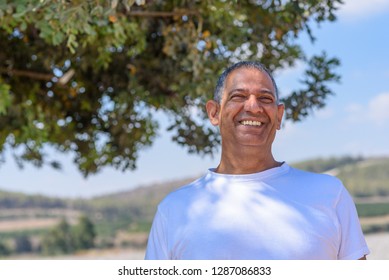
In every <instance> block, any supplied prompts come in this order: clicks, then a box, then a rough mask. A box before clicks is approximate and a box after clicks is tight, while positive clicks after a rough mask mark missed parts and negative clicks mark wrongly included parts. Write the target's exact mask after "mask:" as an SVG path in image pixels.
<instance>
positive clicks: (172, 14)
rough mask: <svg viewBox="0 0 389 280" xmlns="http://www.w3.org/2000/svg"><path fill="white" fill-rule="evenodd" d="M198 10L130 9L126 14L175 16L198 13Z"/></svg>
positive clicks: (136, 15) (135, 15)
mask: <svg viewBox="0 0 389 280" xmlns="http://www.w3.org/2000/svg"><path fill="white" fill-rule="evenodd" d="M199 14H200V13H199V12H198V11H190V10H181V11H175V12H157V11H155V12H154V11H132V12H129V13H128V15H130V16H134V17H175V16H184V15H199Z"/></svg>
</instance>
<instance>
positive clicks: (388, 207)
mask: <svg viewBox="0 0 389 280" xmlns="http://www.w3.org/2000/svg"><path fill="white" fill-rule="evenodd" d="M356 207H357V210H358V215H359V216H360V217H374V216H384V215H389V199H388V201H387V202H378V203H356Z"/></svg>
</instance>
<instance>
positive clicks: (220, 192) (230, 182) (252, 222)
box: [146, 62, 369, 260]
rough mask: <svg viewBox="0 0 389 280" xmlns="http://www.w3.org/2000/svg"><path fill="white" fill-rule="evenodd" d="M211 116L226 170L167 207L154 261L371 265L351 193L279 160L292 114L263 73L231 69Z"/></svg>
mask: <svg viewBox="0 0 389 280" xmlns="http://www.w3.org/2000/svg"><path fill="white" fill-rule="evenodd" d="M206 109H207V113H208V117H209V119H210V121H211V123H212V124H213V125H214V126H218V127H219V129H220V134H221V138H222V154H221V160H220V163H219V165H218V166H217V167H216V168H211V169H209V170H208V172H207V173H206V174H205V175H204V176H203V177H201V178H200V179H198V180H197V181H195V182H192V183H190V184H188V185H186V186H183V187H181V188H179V189H178V190H176V191H174V192H172V193H171V194H169V195H168V196H167V197H166V198H165V199H164V200H163V201H162V202H161V203H160V205H159V206H158V210H157V213H156V215H155V218H154V221H153V225H152V229H151V232H150V236H149V241H148V245H147V251H146V259H269V260H271V259H283V260H287V259H303V260H308V259H363V258H365V256H366V255H367V254H368V253H369V250H368V247H367V245H366V242H365V239H364V237H363V234H362V231H361V227H360V224H359V220H358V216H357V212H356V209H355V205H354V203H353V201H352V199H351V197H350V195H349V194H348V192H347V190H346V189H345V187H344V186H343V185H342V183H341V182H340V181H339V180H338V179H337V178H335V177H332V176H329V175H323V174H314V173H309V172H304V171H301V170H297V169H294V168H292V167H290V166H289V165H288V164H287V163H285V162H279V161H276V160H275V159H274V157H273V154H272V143H273V141H274V138H275V135H276V131H277V130H279V129H280V127H281V121H282V116H283V113H284V105H283V104H280V103H279V99H278V91H277V86H276V83H275V81H274V79H273V77H272V75H271V74H270V72H269V71H268V70H267V69H266V68H265V67H264V66H263V65H262V64H260V63H258V62H239V63H237V64H235V65H233V66H231V67H229V68H227V69H226V70H225V71H224V72H223V74H222V75H221V76H220V78H219V80H218V84H217V86H216V90H215V96H214V100H210V101H208V102H207V104H206Z"/></svg>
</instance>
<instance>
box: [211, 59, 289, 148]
mask: <svg viewBox="0 0 389 280" xmlns="http://www.w3.org/2000/svg"><path fill="white" fill-rule="evenodd" d="M206 109H207V113H208V116H209V119H210V121H211V123H212V124H213V125H215V126H219V128H220V134H221V137H222V147H223V150H226V149H227V150H229V151H230V150H235V149H238V153H239V149H241V148H243V147H249V146H250V147H252V148H254V147H256V148H254V149H255V150H256V151H258V149H259V150H261V151H266V153H271V145H272V143H273V140H274V137H275V134H276V130H277V129H280V126H281V120H282V115H283V113H284V106H283V105H282V104H279V103H278V96H277V87H276V84H275V82H274V79H273V78H272V76H271V75H270V73H269V71H268V70H266V68H265V67H264V66H263V65H262V64H260V63H258V62H239V63H237V64H235V65H233V66H231V67H229V68H228V69H227V70H225V71H224V73H223V74H222V75H221V77H220V78H219V82H218V85H217V87H216V91H215V100H210V101H208V102H207V105H206ZM239 147H240V148H239ZM250 149H251V148H250Z"/></svg>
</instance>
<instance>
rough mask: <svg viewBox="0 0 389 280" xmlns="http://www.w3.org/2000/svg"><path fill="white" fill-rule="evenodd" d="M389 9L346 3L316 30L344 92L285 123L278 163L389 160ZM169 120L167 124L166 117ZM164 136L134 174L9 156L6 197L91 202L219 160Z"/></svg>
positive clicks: (285, 77) (292, 80) (3, 181)
mask: <svg viewBox="0 0 389 280" xmlns="http://www.w3.org/2000/svg"><path fill="white" fill-rule="evenodd" d="M388 27H389V1H388V0H372V1H365V0H348V1H345V5H344V6H342V8H341V10H340V11H339V13H338V20H337V21H336V22H334V23H325V24H322V25H321V26H320V28H316V27H315V28H314V34H315V36H316V38H317V41H316V42H315V43H314V44H311V43H310V42H309V40H308V39H307V38H302V39H301V43H302V45H303V48H304V50H305V51H306V52H307V54H320V53H321V51H323V50H325V51H326V52H327V53H328V54H329V55H330V56H337V57H338V58H339V59H340V60H341V66H340V67H339V69H338V73H339V74H340V75H341V76H342V80H341V83H340V84H333V85H331V88H332V89H333V90H334V91H335V92H336V95H335V96H331V97H329V99H328V103H327V106H326V107H325V108H324V109H322V110H320V111H316V112H314V114H312V115H311V116H310V117H308V118H307V119H306V120H304V121H303V122H301V123H290V122H285V124H284V127H283V129H282V130H281V131H280V132H279V133H278V135H277V138H276V141H275V143H274V146H273V151H274V154H275V157H276V159H277V160H280V161H287V162H295V161H299V160H304V159H309V158H313V157H329V156H340V155H346V154H351V155H363V156H389V31H388ZM303 71H304V65H303V64H302V63H298V64H297V65H296V66H295V67H294V68H292V69H287V70H283V71H281V72H279V73H276V76H275V78H276V81H277V83H278V85H279V88H280V91H281V95H282V92H285V93H288V92H290V90H292V89H296V88H297V87H298V80H299V79H300V78H301V73H302V72H303ZM161 118H162V119H163V118H164V116H161ZM170 137H171V135H169V134H168V133H166V132H164V131H163V126H162V130H161V131H160V137H159V138H158V139H157V140H156V141H155V143H154V144H153V146H152V147H151V148H149V149H147V150H144V151H141V152H140V153H139V161H138V168H137V170H136V171H127V172H125V173H123V172H121V171H116V170H113V169H110V168H106V169H104V170H103V171H102V172H101V173H99V174H97V175H92V176H90V177H89V178H88V179H84V178H83V177H82V175H81V174H80V173H79V172H78V171H77V169H76V168H75V166H73V164H72V159H71V157H70V156H66V155H62V154H59V153H55V152H51V151H49V152H50V154H51V155H52V157H53V158H56V159H57V160H60V161H61V162H62V164H63V170H62V171H56V170H53V169H51V168H49V167H44V168H41V169H37V168H35V167H32V166H30V165H26V167H25V168H24V169H22V170H21V169H19V168H18V167H17V166H16V164H15V162H14V161H13V159H12V157H11V156H10V154H6V159H7V161H6V163H5V164H2V165H0V189H4V190H10V191H22V192H26V193H33V194H37V193H40V194H45V195H50V196H60V197H91V196H96V195H99V194H105V193H111V192H116V191H121V190H128V189H131V188H133V187H136V186H139V185H148V184H150V183H155V182H163V181H169V180H174V179H180V178H186V177H196V176H200V175H201V174H202V173H203V172H204V171H205V170H206V169H207V168H209V167H215V166H216V165H217V164H218V161H219V155H215V157H214V158H211V157H204V158H203V157H200V156H196V155H188V154H187V153H186V150H185V149H184V148H181V147H179V146H178V145H176V144H174V143H172V142H171V141H170Z"/></svg>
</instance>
